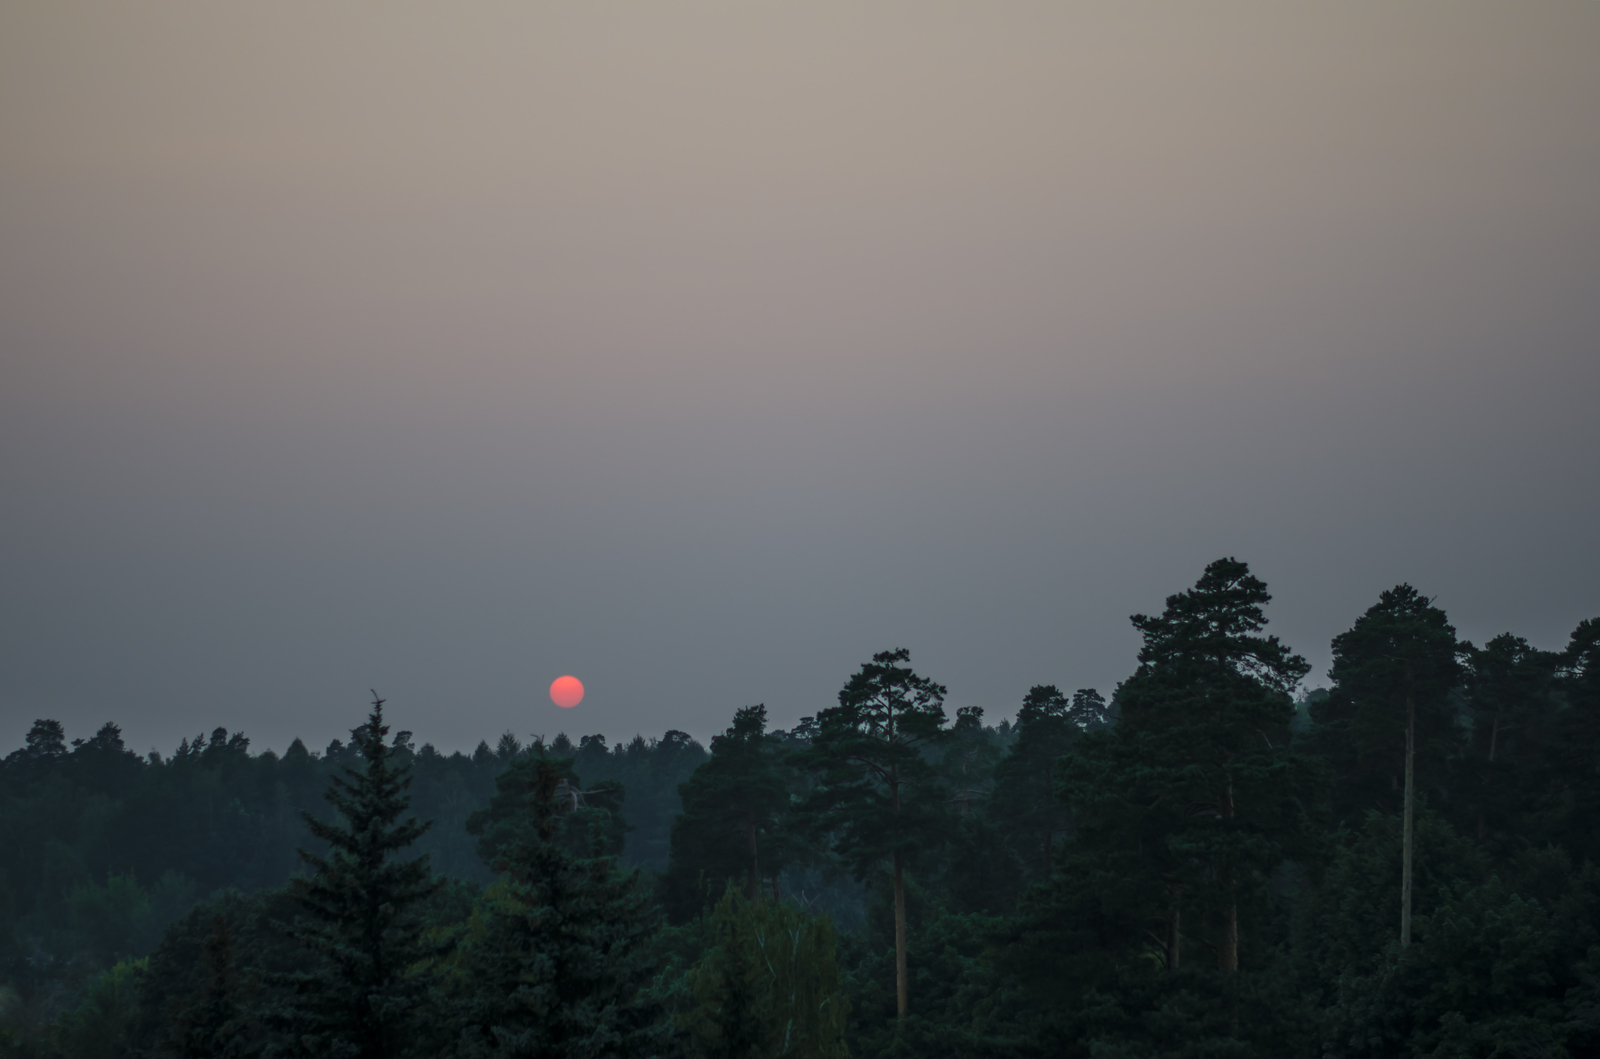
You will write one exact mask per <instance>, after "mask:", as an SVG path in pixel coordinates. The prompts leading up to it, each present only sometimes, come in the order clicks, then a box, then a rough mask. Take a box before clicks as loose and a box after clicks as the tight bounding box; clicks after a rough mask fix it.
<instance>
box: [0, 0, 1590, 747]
mask: <svg viewBox="0 0 1600 1059" xmlns="http://www.w3.org/2000/svg"><path fill="white" fill-rule="evenodd" d="M1597 55H1600V4H1596V3H1593V2H1588V0H1584V2H1579V0H1572V2H1566V3H1545V2H1532V3H1519V4H1514V5H1513V4H1480V3H1462V2H1416V3H1408V4H1405V5H1392V4H1388V3H1379V2H1376V0H1371V2H1361V0H1357V2H1352V3H1341V4H1324V5H1284V4H1277V3H1259V4H1257V3H1249V4H1246V3H1208V4H1203V5H1196V4H1179V3H1171V4H1146V3H1120V2H1119V3H1109V2H1107V3H1100V4H1075V5H1066V4H1059V3H1055V2H1047V3H1022V2H1015V3H1013V2H1004V0H1002V2H998V3H984V4H975V3H965V4H942V3H935V2H929V0H917V2H915V3H860V2H848V3H845V2H827V0H822V2H816V0H807V2H805V3H799V2H775V0H766V2H751V0H745V2H739V3H680V2H676V0H675V2H672V3H664V4H663V3H642V2H640V3H624V2H602V3H589V2H582V3H579V2H571V3H510V2H506V3H484V2H469V3H460V4H449V5H446V4H389V3H382V4H380V3H361V2H348V3H342V4H337V5H329V4H324V3H320V2H319V3H310V2H305V3H296V2H278V3H273V4H216V3H209V2H206V3H202V2H198V0H196V2H191V3H170V2H159V0H150V2H141V3H138V4H105V3H75V2H68V0H10V2H8V3H6V4H5V5H3V6H0V500H3V516H4V517H3V519H0V599H3V604H0V750H5V749H9V748H11V747H13V746H16V745H18V744H20V742H21V739H22V735H23V733H24V732H25V731H26V729H27V726H28V724H29V723H30V722H31V721H32V720H33V718H35V717H38V716H52V717H57V718H59V719H61V720H62V721H63V722H64V723H65V724H66V725H67V728H68V734H69V736H80V735H87V734H89V732H90V731H91V730H92V729H93V728H94V727H96V726H98V725H99V724H100V723H102V722H103V721H105V720H115V721H117V722H118V723H120V724H121V725H122V726H123V728H124V731H125V733H126V736H127V738H128V740H129V742H130V744H131V745H133V746H134V747H136V748H138V749H141V750H143V749H145V748H148V747H151V746H155V747H160V748H161V749H162V750H163V751H165V750H168V749H170V748H171V747H172V746H173V745H174V744H176V742H177V740H178V739H179V738H180V737H181V736H183V735H193V734H194V733H195V732H197V731H201V730H205V731H209V730H210V729H211V728H212V727H214V726H216V725H223V726H226V727H228V728H229V729H233V730H238V729H243V730H244V731H245V732H246V733H247V734H249V735H250V736H252V737H253V739H254V740H255V745H256V746H257V747H264V746H272V747H275V748H279V749H281V748H282V747H283V746H284V745H285V744H286V743H287V742H288V740H289V739H290V738H292V737H293V736H295V735H302V736H304V737H305V738H306V739H307V741H308V742H310V743H312V745H313V746H320V745H322V744H323V743H325V742H326V741H327V740H328V739H329V738H331V737H333V736H335V735H340V736H343V735H344V734H345V733H346V730H347V729H348V728H349V727H350V726H351V725H353V724H355V723H357V722H358V721H359V719H360V717H361V714H362V711H363V708H364V704H365V700H366V697H367V693H366V689H367V688H369V687H376V688H378V689H379V690H380V691H381V692H383V693H384V694H385V695H387V696H388V697H389V698H390V700H391V703H392V706H393V711H394V715H395V717H396V720H397V722H398V723H399V724H400V725H401V726H403V727H407V728H411V729H414V730H415V731H416V732H417V734H418V737H419V738H420V739H423V740H431V741H433V742H435V743H436V744H438V745H440V746H441V747H446V748H450V747H464V748H470V747H471V746H472V745H473V744H475V743H476V742H477V740H478V739H480V738H483V737H489V738H490V739H491V740H492V738H493V737H494V736H496V735H497V734H498V733H499V732H501V731H503V730H505V729H506V728H508V727H509V728H511V729H514V730H516V731H517V732H519V733H521V734H523V735H524V736H525V735H526V734H528V733H531V732H543V733H546V734H553V733H554V732H555V731H556V730H557V729H562V728H564V729H565V730H567V731H569V732H572V733H575V734H576V733H578V732H592V731H600V732H604V733H606V734H608V735H610V736H612V737H613V738H615V737H626V736H631V735H632V734H633V733H635V732H643V733H646V734H659V733H660V732H661V731H663V730H665V729H667V728H680V729H685V730H687V731H690V732H692V733H694V734H695V735H697V736H700V737H702V738H704V737H706V736H708V735H710V734H712V733H713V732H716V731H718V730H720V729H722V728H723V727H725V726H726V725H727V723H728V722H729V719H730V718H731V715H732V712H733V710H734V709H735V708H736V707H737V706H739V705H742V704H745V703H749V702H757V701H764V702H766V703H767V704H768V706H769V709H770V711H771V713H772V715H773V717H774V719H775V720H776V721H777V722H778V723H780V724H783V725H787V724H791V723H793V721H794V720H795V719H796V718H798V717H799V716H801V715H802V714H806V713H812V712H814V711H815V710H817V709H818V708H820V707H822V706H825V705H828V704H829V703H830V702H831V701H832V699H833V696H834V695H835V693H836V692H837V690H838V688H839V686H840V685H841V684H842V683H843V682H844V680H845V678H846V677H847V676H848V675H849V673H850V672H851V671H852V670H853V669H854V668H855V667H856V666H857V665H858V664H859V663H860V662H861V661H863V660H865V659H866V658H867V657H868V656H869V655H870V654H871V653H872V652H874V651H877V650H883V649H886V648H889V647H894V646H901V645H903V646H906V647H909V648H911V650H912V657H913V663H914V664H915V665H916V666H917V667H918V669H919V670H921V671H923V672H925V673H927V674H928V675H930V676H932V677H934V678H936V679H938V680H940V681H943V682H944V683H946V684H947V685H948V686H949V689H950V700H949V705H950V706H951V707H954V706H960V705H970V704H980V705H983V706H985V707H987V708H988V710H989V711H990V713H989V716H990V717H991V718H997V717H999V716H1007V715H1010V714H1012V713H1013V712H1014V710H1015V707H1016V705H1017V703H1018V702H1019V701H1020V699H1021V697H1022V695H1023V693H1024V692H1025V691H1026V690H1027V688H1028V687H1029V686H1031V685H1033V684H1036V683H1056V684H1059V685H1061V686H1062V687H1064V688H1068V689H1071V688H1076V687H1081V686H1097V687H1099V688H1101V689H1102V690H1104V691H1106V692H1109V691H1110V690H1111V688H1112V687H1113V686H1114V685H1115V683H1116V682H1117V681H1118V680H1120V679H1122V678H1123V677H1125V676H1126V675H1127V674H1128V673H1129V672H1130V671H1131V670H1132V668H1133V664H1134V661H1133V656H1134V652H1135V650H1136V647H1137V639H1136V637H1135V635H1134V634H1133V631H1132V629H1131V628H1130V627H1129V625H1128V622H1127V615H1128V614H1130V613H1132V612H1134V611H1147V610H1151V609H1157V608H1159V607H1160V606H1161V601H1162V598H1163V597H1164V596H1165V595H1167V594H1169V593H1171V592H1176V591H1179V590H1181V589H1183V588H1184V587H1186V586H1188V585H1190V584H1192V583H1193V581H1194V580H1195V578H1196V577H1197V576H1198V575H1199V574H1200V572H1201V570H1202V568H1203V567H1204V565H1205V563H1206V562H1208V561H1209V560H1211V559H1214V558H1217V557H1218V556H1221V555H1237V556H1238V557H1239V558H1242V559H1244V560H1246V561H1247V562H1249V563H1250V564H1251V565H1252V567H1253V568H1254V569H1255V571H1256V572H1257V573H1258V574H1260V575H1261V576H1262V577H1264V578H1265V579H1266V580H1267V581H1268V583H1269V584H1270V585H1271V587H1272V590H1273V592H1274V594H1275V596H1276V601H1275V603H1274V604H1273V606H1272V607H1271V609H1270V611H1269V613H1270V614H1271V615H1272V617H1273V619H1274V622H1273V628H1274V630H1275V631H1277V632H1279V633H1280V634H1281V635H1282V636H1283V637H1284V638H1285V639H1286V640H1288V641H1289V642H1290V643H1291V644H1292V645H1293V646H1295V647H1296V648H1297V649H1299V650H1300V651H1302V652H1303V653H1305V654H1306V655H1307V657H1308V658H1310V659H1311V660H1312V661H1313V662H1315V663H1317V665H1318V675H1320V673H1321V672H1322V671H1323V667H1324V666H1325V663H1326V659H1327V645H1328V641H1329V639H1330V638H1331V637H1332V636H1333V635H1334V634H1336V633H1337V632H1339V631H1341V630H1342V629H1344V628H1347V627H1348V626H1349V624H1350V623H1351V621H1353V620H1354V618H1355V617H1356V616H1357V615H1358V614H1359V613H1360V612H1361V611H1362V610H1363V609H1365V608H1366V607H1367V606H1369V605H1370V604H1371V603H1372V602H1373V601H1374V600H1375V598H1376V596H1377V593H1378V592H1379V591H1380V590H1381V589H1383V588H1385V587H1388V586H1390V585H1392V584H1394V583H1396V582H1398V581H1401V580H1409V581H1411V582H1412V583H1413V584H1415V585H1417V586H1418V587H1419V588H1421V589H1422V590H1423V591H1425V592H1427V593H1429V594H1433V595H1436V596H1437V598H1438V602H1439V603H1440V604H1441V605H1442V606H1444V607H1445V608H1446V609H1447V610H1448V611H1449V613H1450V614H1451V616H1452V618H1453V619H1454V620H1455V622H1456V624H1457V626H1458V628H1459V629H1460V630H1461V632H1462V634H1463V635H1465V636H1467V637H1470V638H1472V639H1475V640H1477V641H1478V642H1482V641H1483V640H1484V639H1486V638H1488V637H1489V636H1492V635H1494V634H1495V633H1498V632H1501V631H1505V630H1507V629H1509V630H1512V631H1515V632H1517V633H1519V634H1521V635H1525V636H1527V637H1529V638H1530V639H1531V640H1533V641H1534V642H1535V643H1536V644H1539V645H1541V646H1545V647H1559V646H1562V645H1563V644H1564V643H1565V640H1566V635H1567V633H1568V632H1569V631H1570V630H1571V628H1572V627H1573V626H1574V625H1575V624H1576V623H1577V622H1578V621H1579V620H1580V619H1582V618H1585V617H1591V616H1595V615H1596V614H1600V550H1597V549H1596V547H1595V527H1596V526H1597V525H1600V517H1597V516H1600V500H1597V490H1596V484H1597V480H1600V474H1597V472H1596V469H1595V468H1596V466H1597V462H1600V416H1596V414H1595V413H1594V410H1593V409H1594V405H1595V396H1596V393H1597V392H1600V296H1597V292H1600V194H1597V189H1600V62H1597V61H1596V56H1597ZM567 672H570V673H574V674H576V675H578V676H579V677H581V678H582V679H583V680H584V682H585V683H586V684H587V685H588V689H589V695H588V698H587V699H586V700H585V701H584V703H583V704H582V705H581V706H579V707H578V708H577V709H576V710H574V711H570V712H567V713H562V712H561V711H558V710H557V709H556V708H555V707H554V706H552V705H551V704H550V703H549V700H548V699H547V698H546V695H545V688H546V686H547V685H548V683H549V682H550V680H551V679H553V678H554V677H555V676H557V675H559V674H561V673H567ZM1318 675H1314V676H1313V678H1312V682H1313V683H1316V682H1317V680H1318Z"/></svg>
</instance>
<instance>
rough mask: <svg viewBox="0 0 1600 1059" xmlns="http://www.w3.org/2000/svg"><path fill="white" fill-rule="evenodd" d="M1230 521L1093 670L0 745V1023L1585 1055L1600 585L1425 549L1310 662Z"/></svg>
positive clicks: (1017, 1051) (1588, 1051) (201, 1049)
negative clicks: (661, 715) (662, 710)
mask: <svg viewBox="0 0 1600 1059" xmlns="http://www.w3.org/2000/svg"><path fill="white" fill-rule="evenodd" d="M1269 599H1270V597H1269V596H1268V594H1267V591H1266V586H1265V585H1264V584H1262V583H1261V582H1260V581H1259V580H1258V579H1256V578H1255V577H1254V576H1252V575H1251V574H1250V572H1249V570H1248V568H1247V567H1246V566H1245V565H1244V564H1243V563H1240V562H1238V561H1236V560H1232V559H1224V560H1219V561H1217V562H1215V563H1213V564H1211V565H1210V566H1209V567H1207V568H1206V570H1205V572H1204V575H1203V576H1202V577H1201V578H1200V580H1199V581H1198V582H1197V583H1196V584H1195V586H1194V587H1193V588H1191V589H1189V590H1187V591H1184V592H1181V593H1179V594H1177V595H1174V596H1171V597H1169V598H1168V599H1167V602H1166V607H1165V609H1164V610H1163V612H1162V613H1160V614H1158V615H1136V616H1134V618H1133V622H1134V625H1135V626H1136V628H1137V629H1138V630H1139V632H1140V633H1141V634H1142V636H1143V646H1142V648H1141V650H1140V653H1139V656H1138V659H1137V663H1136V668H1135V669H1134V671H1133V673H1132V674H1131V675H1130V676H1129V677H1128V678H1127V679H1126V680H1124V681H1123V682H1122V683H1121V684H1119V685H1118V686H1117V688H1116V690H1115V692H1114V693H1113V694H1112V696H1111V697H1110V699H1109V700H1107V699H1105V698H1104V697H1102V696H1101V695H1100V694H1099V693H1098V692H1096V691H1094V690H1092V689H1080V690H1077V691H1075V692H1071V693H1068V692H1067V691H1063V690H1061V689H1058V688H1057V687H1056V686H1051V685H1039V686H1035V687H1034V688H1033V689H1032V690H1030V691H1029V693H1028V694H1027V696H1026V697H1025V698H1024V700H1023V702H1022V704H1021V709H1020V712H1019V713H1018V715H1017V719H1016V721H1015V723H1002V724H1000V725H998V726H993V725H987V724H985V723H984V720H983V711H982V710H980V709H977V708H964V709H961V710H958V711H956V714H955V716H954V717H951V716H949V715H948V714H947V712H946V710H945V709H944V705H943V701H944V697H945V689H944V688H943V687H942V686H940V685H939V684H938V683H936V682H935V681H934V680H932V679H930V678H929V677H927V676H924V675H922V674H919V673H917V672H916V671H915V670H914V669H913V668H912V665H911V659H910V655H909V653H908V652H906V651H904V650H895V651H886V652H883V653H881V654H878V655H876V656H874V657H873V658H872V659H871V660H870V661H868V662H866V663H864V664H863V665H862V666H861V667H860V669H859V670H858V671H857V672H856V673H854V674H852V675H851V676H850V677H849V678H848V680H846V682H845V684H844V686H843V688H842V690H841V691H840V693H839V697H838V702H837V704H836V705H834V706H831V707H829V708H827V709H824V710H821V711H819V712H818V713H817V714H816V715H815V716H813V717H807V718H804V719H803V720H802V722H801V724H800V725H799V726H798V727H796V728H795V729H794V730H793V731H771V730H769V729H768V727H767V719H766V712H765V710H764V708H762V707H760V706H749V707H744V708H741V709H739V710H737V711H736V712H735V714H734V717H733V718H732V724H731V726H730V727H729V728H728V730H727V731H726V732H725V733H723V734H722V735H719V736H718V737H716V738H715V739H713V740H712V742H711V746H710V748H709V750H708V749H707V748H704V747H701V746H700V745H699V744H697V743H696V742H694V741H693V740H692V739H690V738H689V737H688V736H686V735H684V734H683V733H681V732H668V733H667V734H666V735H665V736H663V737H662V738H660V739H658V740H646V739H642V738H636V739H635V740H634V741H633V742H631V743H629V744H626V745H623V746H617V747H608V746H607V745H606V742H605V740H604V739H603V738H601V737H599V736H587V737H584V738H582V739H581V740H580V741H579V742H578V743H577V744H576V745H574V744H573V743H572V742H571V741H570V740H568V739H567V738H566V737H565V736H559V737H557V738H556V739H555V740H553V741H551V742H550V743H548V744H545V743H542V742H539V741H535V742H534V744H533V745H531V746H523V745H521V744H520V743H519V742H518V741H517V739H516V738H515V737H513V736H511V735H509V734H508V735H506V736H503V737H502V738H501V739H500V741H499V744H498V745H497V746H496V747H494V748H492V749H491V748H490V747H489V746H488V745H487V744H480V746H479V747H478V750H477V751H476V752H475V753H474V754H472V755H465V754H459V753H457V754H452V755H449V756H445V755H442V754H439V753H437V752H436V751H435V750H434V749H433V748H432V747H431V746H427V745H424V746H423V747H421V749H417V748H416V747H415V742H414V739H413V738H412V735H411V733H409V732H390V731H389V728H388V726H387V725H386V723H385V721H384V718H383V715H382V710H381V704H375V705H374V706H373V708H372V710H371V712H370V713H369V715H368V717H367V718H366V720H365V722H364V723H362V724H360V725H358V726H357V727H355V728H354V729H353V731H352V737H351V740H350V742H349V743H343V742H340V741H335V742H334V743H332V744H330V746H329V747H328V748H327V749H326V750H325V751H323V752H322V753H320V754H315V753H311V752H309V751H308V750H307V749H306V748H305V747H304V746H303V745H302V744H301V743H300V742H299V741H298V740H297V741H296V742H295V743H294V744H292V745H291V746H290V748H289V749H288V751H286V752H285V753H284V755H283V756H282V757H279V756H278V755H276V754H273V753H272V752H270V751H269V752H266V753H263V754H259V755H252V754H250V753H249V748H248V741H247V740H246V739H245V738H244V737H243V736H242V735H237V734H235V735H230V734H229V733H227V732H225V731H223V730H221V729H218V730H217V731H216V732H214V733H212V735H211V736H209V737H204V736H202V737H197V738H196V739H194V740H192V741H186V742H185V743H184V744H183V745H182V746H181V747H180V748H179V749H178V751H177V752H176V753H175V754H173V755H172V756H171V757H170V758H162V757H160V756H158V755H155V754H152V755H150V756H149V757H148V758H144V757H140V756H138V755H136V754H134V753H132V752H130V751H128V750H127V749H126V748H125V747H124V746H123V745H122V741H121V738H120V735H119V732H118V729H117V728H116V726H114V725H109V724H108V725H106V726H105V727H104V728H102V729H101V730H100V731H99V732H98V733H96V734H95V735H94V736H93V737H91V738H87V739H78V740H74V741H72V742H71V743H70V744H69V743H68V741H67V739H66V733H64V732H63V731H62V728H61V726H60V725H59V724H57V723H56V722H53V721H48V720H41V721H37V722H35V723H34V725H33V727H32V729H31V730H30V731H29V732H28V735H27V742H26V745H25V746H24V748H23V749H22V750H19V751H17V752H15V753H13V754H11V755H10V756H8V757H7V758H6V759H5V760H4V762H3V763H0V856H3V861H0V872H3V874H0V958H3V960H4V976H5V985H4V988H3V992H0V1055H16V1056H41V1057H43V1056H120V1055H127V1056H134V1055H141V1056H142V1055H149V1056H156V1055H184V1056H200V1055H219V1056H220V1055H230V1056H231V1055H240V1056H243V1055H284V1056H289V1055H351V1056H357V1055H359V1056H373V1057H377V1056H402V1055H461V1056H467V1055H506V1056H510V1055H528V1056H545V1055H551V1056H556V1055H560V1056H619V1057H620V1056H653V1055H660V1056H669V1055H689V1056H707V1057H710V1056H730V1057H731V1056H740V1057H754V1056H780V1055H781V1056H807V1057H813V1056H814V1057H823V1056H827V1057H836V1056H845V1055H854V1056H858V1057H861V1056H880V1055H881V1056H890V1055H910V1056H995V1057H999V1056H1017V1057H1041V1059H1042V1057H1045V1056H1083V1057H1085V1059H1087V1057H1090V1056H1093V1057H1097V1059H1103V1057H1135V1056H1137V1057H1152V1059H1153V1057H1157V1056H1161V1057H1180V1056H1193V1057H1196V1059H1198V1057H1201V1056H1205V1057H1218V1056H1260V1057H1268V1056H1274V1057H1275V1056H1308V1057H1309V1056H1326V1057H1329V1059H1335V1057H1347V1056H1348V1057H1354V1056H1418V1055H1427V1056H1439V1057H1446V1056H1449V1057H1468V1056H1481V1057H1489V1056H1548V1057H1559V1056H1571V1057H1583V1056H1600V869H1597V867H1596V865H1597V864H1600V826H1597V821H1600V815H1597V814H1600V620H1591V621H1585V622H1583V623H1582V624H1580V625H1579V626H1578V627H1577V629H1576V630H1575V631H1574V632H1573V635H1572V637H1571V640H1570V642H1569V644H1568V645H1567V646H1566V648H1565V649H1564V650H1563V651H1559V652H1551V651H1543V650H1539V649H1536V648H1534V647H1532V646H1531V645H1529V644H1528V643H1527V642H1526V641H1525V640H1522V639H1520V638H1517V637H1515V636H1514V635H1511V634H1509V633H1508V634H1505V635H1502V636H1498V637H1496V638H1495V639H1493V640H1491V641H1489V642H1488V643H1487V644H1484V645H1482V646H1477V645H1473V644H1469V643H1466V642H1464V641H1461V640H1460V639H1459V638H1458V637H1457V636H1456V634H1455V630H1454V629H1453V628H1452V627H1451V625H1450V624H1449V621H1448V619H1447V617H1446V615H1445V614H1444V613H1443V611H1442V610H1440V609H1439V608H1438V607H1436V606H1434V605H1433V603H1432V601H1431V600H1429V599H1428V598H1426V597H1425V596H1423V595H1422V594H1421V593H1419V592H1417V591H1416V590H1415V589H1413V588H1411V587H1410V586H1407V585H1401V586H1398V587H1396V588H1394V589H1391V590H1389V591H1387V592H1385V593H1383V594H1382V596H1381V597H1380V598H1379V599H1378V600H1377V601H1376V602H1375V603H1374V605H1373V606H1372V607H1371V608H1370V609H1368V610H1367V611H1366V612H1365V613H1364V614H1362V615H1360V616H1359V617H1358V618H1357V619H1356V620H1355V621H1354V623H1353V624H1352V626H1351V627H1350V628H1349V630H1347V631H1346V632H1344V633H1342V634H1340V636H1338V637H1337V638H1335V640H1334V643H1333V664H1332V667H1331V671H1330V678H1331V686H1330V687H1329V688H1327V689H1325V690H1318V691H1316V692H1313V693H1310V694H1306V693H1304V692H1303V691H1302V690H1301V682H1302V681H1303V680H1304V678H1305V676H1306V673H1307V672H1308V668H1309V667H1308V666H1307V665H1306V663H1305V662H1304V660H1303V659H1302V658H1301V657H1300V656H1298V655H1297V654H1295V653H1294V652H1293V651H1292V650H1291V649H1290V647H1288V646H1287V645H1285V644H1283V643H1281V642H1280V641H1278V640H1277V639H1276V638H1275V637H1272V636H1270V635H1267V634H1266V632H1265V630H1264V626H1265V623H1266V618H1265V612H1264V607H1265V605H1266V604H1267V602H1268V601H1269Z"/></svg>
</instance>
